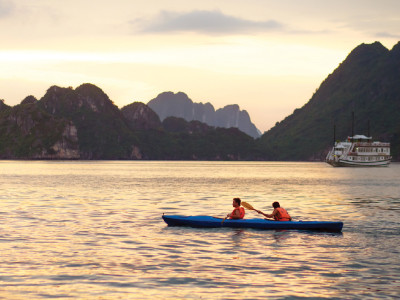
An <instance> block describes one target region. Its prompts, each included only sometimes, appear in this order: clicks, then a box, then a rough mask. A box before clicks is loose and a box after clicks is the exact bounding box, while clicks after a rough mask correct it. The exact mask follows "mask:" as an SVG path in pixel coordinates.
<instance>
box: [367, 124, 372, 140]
mask: <svg viewBox="0 0 400 300" xmlns="http://www.w3.org/2000/svg"><path fill="white" fill-rule="evenodd" d="M367 126H368V127H367V129H368V137H370V136H371V135H370V128H369V127H370V126H369V120H368V123H367Z"/></svg>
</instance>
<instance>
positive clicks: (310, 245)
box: [0, 161, 400, 299]
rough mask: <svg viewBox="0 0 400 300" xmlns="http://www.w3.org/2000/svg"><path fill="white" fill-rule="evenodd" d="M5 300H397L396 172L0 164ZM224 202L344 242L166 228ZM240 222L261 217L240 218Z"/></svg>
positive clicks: (243, 165)
mask: <svg viewBox="0 0 400 300" xmlns="http://www.w3.org/2000/svg"><path fill="white" fill-rule="evenodd" d="M0 175H1V177H0V185H1V193H0V201H1V209H0V226H1V232H0V250H1V254H2V255H1V257H0V298H1V297H3V298H4V299H26V298H34V299H35V298H36V299H40V298H75V299H76V298H81V299H176V298H185V299H186V298H187V299H215V298H217V299H262V298H265V297H268V298H270V299H284V298H287V297H289V298H291V297H298V298H301V297H305V298H308V297H316V298H318V297H323V298H333V299H335V298H336V299H343V298H346V299H351V298H354V299H359V298H363V299H364V298H367V299H368V298H370V299H376V298H381V297H382V298H384V297H387V298H395V297H398V296H400V294H399V291H400V280H399V279H398V278H399V274H400V263H399V260H398V258H399V251H400V246H399V245H400V243H399V242H400V239H399V233H400V232H399V231H400V230H399V228H400V226H399V225H400V196H399V195H400V176H399V175H400V165H398V164H392V165H391V166H390V167H389V168H378V169H368V170H366V169H356V168H354V169H346V168H332V167H330V166H329V165H326V164H321V163H259V162H234V163H229V162H80V161H79V162H40V161H35V162H29V161H27V162H14V161H2V162H0ZM233 197H241V198H242V199H243V200H245V201H247V202H249V203H251V204H252V205H253V206H254V207H256V208H257V209H261V210H263V211H264V212H269V211H272V207H271V203H272V202H273V201H279V202H280V203H281V205H282V206H283V207H285V208H286V209H287V210H288V211H289V213H290V214H291V216H292V217H293V218H294V219H296V220H342V221H343V222H344V229H343V233H341V234H332V233H319V232H301V231H290V230H289V231H260V230H252V229H229V228H217V229H196V228H184V227H182V228H180V227H167V226H166V225H165V223H163V221H162V219H161V215H162V214H163V213H166V214H185V215H200V214H207V215H213V216H219V217H224V216H225V215H226V214H227V213H228V212H230V211H231V210H232V207H231V203H232V198H233ZM246 217H247V218H251V217H258V214H257V213H255V212H252V211H247V213H246Z"/></svg>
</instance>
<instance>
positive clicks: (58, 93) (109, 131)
mask: <svg viewBox="0 0 400 300" xmlns="http://www.w3.org/2000/svg"><path fill="white" fill-rule="evenodd" d="M38 105H39V107H41V108H42V109H44V110H45V111H46V112H48V113H49V114H51V115H53V116H56V117H59V118H65V119H67V120H69V121H71V122H72V123H73V124H74V126H75V127H76V130H77V135H78V140H79V145H80V157H81V158H83V159H136V158H139V157H140V155H139V154H138V153H140V149H139V148H138V144H137V141H136V139H135V137H134V134H133V133H132V131H131V130H130V128H129V126H128V124H127V121H126V120H125V118H124V116H123V114H122V112H121V111H120V110H119V109H118V107H117V106H116V105H114V104H113V102H112V101H111V100H110V99H109V98H108V96H107V95H106V94H105V93H104V92H103V91H102V90H101V89H100V88H98V87H96V86H94V85H92V84H83V85H81V86H79V87H78V88H76V89H75V90H74V89H72V88H60V87H57V86H53V87H51V88H49V89H48V91H47V93H46V94H45V95H44V96H43V98H42V99H40V100H39V103H38Z"/></svg>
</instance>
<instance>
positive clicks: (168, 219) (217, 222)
mask: <svg viewBox="0 0 400 300" xmlns="http://www.w3.org/2000/svg"><path fill="white" fill-rule="evenodd" d="M162 218H163V219H164V221H165V223H167V224H168V226H190V227H199V228H217V227H232V228H254V229H297V230H315V231H330V232H340V231H342V228H343V222H331V221H270V220H265V219H239V220H230V219H226V220H225V221H224V222H222V221H223V219H221V218H215V217H210V216H179V215H163V216H162Z"/></svg>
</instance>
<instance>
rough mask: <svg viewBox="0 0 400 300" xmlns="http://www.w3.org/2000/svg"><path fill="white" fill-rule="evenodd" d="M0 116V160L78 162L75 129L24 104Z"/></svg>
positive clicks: (63, 120) (35, 107)
mask: <svg viewBox="0 0 400 300" xmlns="http://www.w3.org/2000/svg"><path fill="white" fill-rule="evenodd" d="M23 103H24V104H20V105H17V106H15V107H13V108H9V109H8V110H4V111H2V112H1V113H0V157H1V158H34V159H78V158H80V156H79V146H78V137H77V134H76V128H75V126H74V125H73V124H72V123H71V122H68V121H67V120H65V119H61V118H55V117H53V116H51V115H49V114H47V113H45V112H44V111H42V110H40V109H39V108H38V107H37V105H36V103H35V102H32V101H23Z"/></svg>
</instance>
